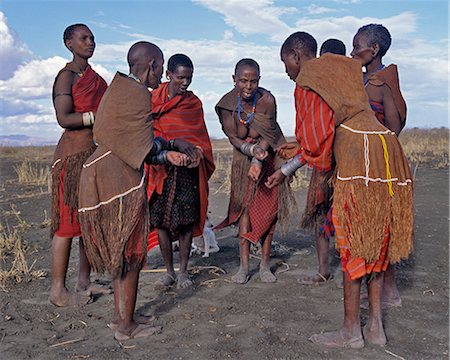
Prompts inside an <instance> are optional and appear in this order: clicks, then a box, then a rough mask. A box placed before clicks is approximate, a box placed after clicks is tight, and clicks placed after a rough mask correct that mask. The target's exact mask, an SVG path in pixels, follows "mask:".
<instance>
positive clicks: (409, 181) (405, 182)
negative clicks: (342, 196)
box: [337, 174, 412, 186]
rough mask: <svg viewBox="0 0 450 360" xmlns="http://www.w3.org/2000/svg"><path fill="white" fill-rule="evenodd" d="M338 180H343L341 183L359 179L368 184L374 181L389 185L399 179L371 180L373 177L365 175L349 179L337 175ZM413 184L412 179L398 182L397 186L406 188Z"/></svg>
mask: <svg viewBox="0 0 450 360" xmlns="http://www.w3.org/2000/svg"><path fill="white" fill-rule="evenodd" d="M337 178H338V180H341V181H349V180H357V179H361V180H364V181H366V182H368V181H373V182H385V183H388V182H394V181H397V180H398V178H392V179H381V178H375V179H374V178H371V177H368V176H363V175H355V176H349V177H342V176H340V175H339V174H338V175H337ZM411 182H412V180H411V179H406V180H405V181H404V182H398V183H397V185H400V186H405V185H408V183H411Z"/></svg>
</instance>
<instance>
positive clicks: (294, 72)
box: [281, 52, 300, 81]
mask: <svg viewBox="0 0 450 360" xmlns="http://www.w3.org/2000/svg"><path fill="white" fill-rule="evenodd" d="M281 61H282V62H283V63H284V68H285V71H286V74H287V76H289V79H291V80H292V81H295V79H297V76H298V73H299V72H300V61H299V59H298V56H296V54H295V53H294V52H289V53H288V52H283V53H282V54H281Z"/></svg>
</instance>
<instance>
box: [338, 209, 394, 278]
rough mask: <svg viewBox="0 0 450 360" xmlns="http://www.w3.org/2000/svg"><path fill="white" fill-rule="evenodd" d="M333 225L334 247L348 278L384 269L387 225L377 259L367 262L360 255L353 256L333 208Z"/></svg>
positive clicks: (385, 263) (387, 260) (386, 259)
mask: <svg viewBox="0 0 450 360" xmlns="http://www.w3.org/2000/svg"><path fill="white" fill-rule="evenodd" d="M333 225H334V229H335V237H336V248H338V249H339V253H340V256H341V262H342V270H343V271H344V272H346V273H348V275H349V276H350V279H352V280H356V279H359V278H361V277H363V276H365V275H369V274H371V273H373V272H378V273H379V272H382V271H386V269H387V267H388V265H389V257H388V256H387V250H388V246H389V226H387V227H386V230H385V232H384V239H383V242H382V243H381V248H380V256H379V257H378V259H377V260H375V261H371V262H367V261H366V260H364V259H363V258H361V257H353V256H352V253H351V244H349V242H348V241H347V238H346V237H345V232H344V229H343V227H342V225H340V223H339V220H338V215H337V214H336V210H335V209H333Z"/></svg>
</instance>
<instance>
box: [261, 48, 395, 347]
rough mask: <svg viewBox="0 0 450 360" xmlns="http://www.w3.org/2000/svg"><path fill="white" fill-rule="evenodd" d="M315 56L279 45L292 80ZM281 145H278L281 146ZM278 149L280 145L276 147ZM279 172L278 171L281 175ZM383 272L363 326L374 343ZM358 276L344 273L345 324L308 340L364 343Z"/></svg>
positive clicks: (378, 338) (273, 180) (381, 336)
mask: <svg viewBox="0 0 450 360" xmlns="http://www.w3.org/2000/svg"><path fill="white" fill-rule="evenodd" d="M313 57H314V56H313V55H312V54H308V53H306V54H305V53H304V50H302V49H298V48H294V49H282V51H281V61H282V62H283V63H284V64H285V67H286V72H287V74H288V76H289V77H290V78H291V79H292V80H293V81H295V79H296V78H297V75H298V74H299V72H300V69H301V67H302V64H304V63H305V62H306V61H308V60H310V59H311V58H313ZM282 148H283V146H282V147H281V150H282ZM278 150H280V149H278ZM280 174H281V175H280ZM283 178H284V175H283V174H282V173H281V171H279V170H277V171H276V172H275V173H274V174H273V175H272V176H271V177H269V179H268V181H267V183H266V185H267V186H268V187H273V186H276V185H278V184H279V183H281V181H282V179H283ZM382 279H383V274H376V275H375V277H374V279H372V280H371V281H369V282H368V294H369V319H368V322H367V325H366V327H365V329H364V334H365V339H366V340H367V341H369V342H370V343H373V344H378V345H383V344H385V343H386V336H385V333H384V329H383V324H382V320H381V284H382ZM360 289H361V279H355V280H352V279H351V278H350V277H349V276H348V274H347V273H344V324H343V327H342V328H341V329H340V330H337V331H332V332H328V333H323V334H315V335H313V336H312V337H311V338H310V340H311V341H313V342H315V343H317V344H320V345H324V346H335V347H346V346H349V345H348V343H349V342H350V343H352V344H353V346H354V347H363V346H364V340H363V339H362V332H361V325H360V316H359V315H360V314H359V302H360Z"/></svg>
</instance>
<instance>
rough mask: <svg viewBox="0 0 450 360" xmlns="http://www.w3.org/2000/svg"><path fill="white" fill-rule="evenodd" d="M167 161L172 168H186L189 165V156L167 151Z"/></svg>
mask: <svg viewBox="0 0 450 360" xmlns="http://www.w3.org/2000/svg"><path fill="white" fill-rule="evenodd" d="M167 161H169V163H171V164H172V165H174V166H187V165H189V164H190V163H191V160H190V159H189V156H187V155H186V154H182V153H180V152H178V151H168V152H167Z"/></svg>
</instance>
